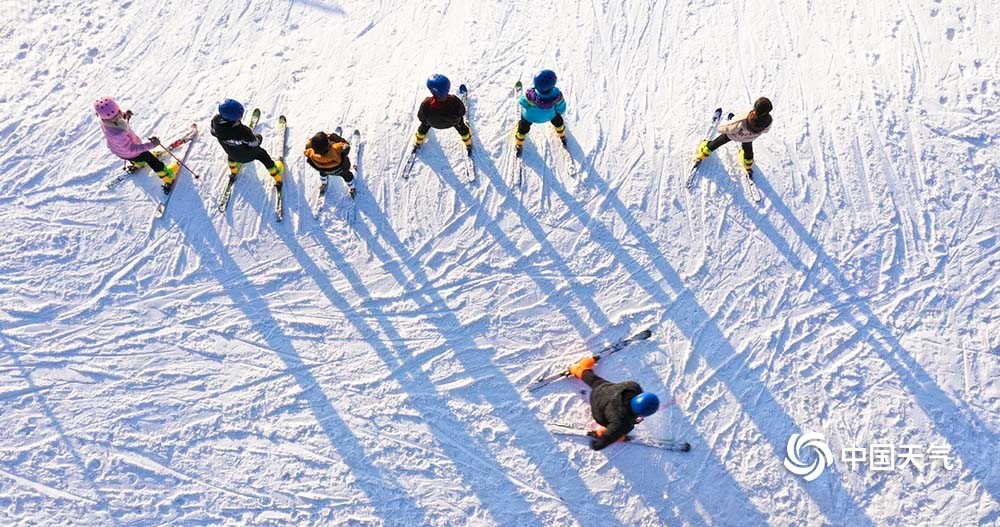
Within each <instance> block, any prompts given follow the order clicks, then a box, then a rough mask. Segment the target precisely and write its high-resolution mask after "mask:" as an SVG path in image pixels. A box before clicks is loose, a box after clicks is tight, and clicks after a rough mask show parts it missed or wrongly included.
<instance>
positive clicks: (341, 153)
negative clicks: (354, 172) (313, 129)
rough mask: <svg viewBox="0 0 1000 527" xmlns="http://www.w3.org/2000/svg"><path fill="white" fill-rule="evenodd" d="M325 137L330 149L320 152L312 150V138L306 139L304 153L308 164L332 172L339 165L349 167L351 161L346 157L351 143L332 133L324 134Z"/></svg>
mask: <svg viewBox="0 0 1000 527" xmlns="http://www.w3.org/2000/svg"><path fill="white" fill-rule="evenodd" d="M326 137H327V138H328V139H329V140H330V149H329V150H327V151H326V152H325V153H322V154H320V153H318V152H316V151H315V150H313V147H312V139H310V140H309V141H306V150H305V155H306V162H307V163H309V166H311V167H313V168H315V169H316V170H319V171H320V172H333V171H335V170H337V169H338V168H341V167H342V168H344V169H348V168H350V166H351V163H350V161H349V160H348V159H347V154H348V153H349V152H350V151H351V144H350V143H348V142H347V140H346V139H344V138H343V137H341V136H339V135H337V134H334V133H329V134H326Z"/></svg>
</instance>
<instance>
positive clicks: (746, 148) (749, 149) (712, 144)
mask: <svg viewBox="0 0 1000 527" xmlns="http://www.w3.org/2000/svg"><path fill="white" fill-rule="evenodd" d="M729 141H731V139H729V136H728V135H726V134H722V135H720V136H719V137H716V138H715V139H712V140H711V141H709V142H708V149H709V150H711V151H713V152H715V149H716V148H719V147H720V146H722V145H724V144H726V143H728V142H729ZM743 159H746V160H747V161H750V160H752V159H753V143H743Z"/></svg>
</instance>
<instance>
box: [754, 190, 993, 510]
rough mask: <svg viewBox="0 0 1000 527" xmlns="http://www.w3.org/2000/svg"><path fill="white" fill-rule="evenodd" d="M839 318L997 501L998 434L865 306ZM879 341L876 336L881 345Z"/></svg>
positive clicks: (809, 241)
mask: <svg viewBox="0 0 1000 527" xmlns="http://www.w3.org/2000/svg"><path fill="white" fill-rule="evenodd" d="M755 181H757V186H758V187H760V190H761V192H762V193H763V194H764V195H765V196H766V198H765V199H768V200H770V202H771V204H772V206H773V207H774V210H775V211H776V212H777V213H778V214H779V215H780V216H781V217H782V218H783V219H784V220H785V223H787V224H788V226H789V227H791V229H792V231H793V232H794V233H795V235H796V236H798V237H799V239H800V240H801V241H802V243H804V244H805V245H806V246H807V247H808V248H809V250H810V251H812V252H813V254H815V255H816V262H815V264H814V265H819V266H820V267H821V268H822V269H824V270H825V271H826V272H827V273H828V274H829V275H830V276H831V277H832V278H833V279H834V280H836V281H837V282H838V283H839V284H840V285H841V287H842V288H844V289H847V288H849V287H850V286H852V285H854V284H851V282H850V281H849V280H848V279H847V278H846V277H845V276H844V275H843V273H841V272H840V270H839V269H838V268H837V265H836V263H835V262H834V260H833V258H831V257H830V255H829V254H828V253H827V252H826V251H825V250H824V249H823V246H822V245H821V244H820V242H819V241H818V240H817V239H816V238H815V237H813V236H812V234H810V233H809V230H808V229H806V228H805V226H804V225H802V223H801V222H800V221H799V220H798V218H796V217H795V215H794V214H792V211H791V210H789V209H788V207H787V206H786V205H785V204H784V202H782V201H781V199H780V198H779V197H778V195H777V194H776V193H775V191H774V188H773V187H771V185H770V184H769V183H768V182H767V180H766V179H765V178H764V177H763V176H761V177H759V178H756V179H755ZM734 195H735V196H736V200H737V201H739V202H740V203H741V204H742V205H743V207H744V209H745V210H747V211H748V212H747V216H748V217H750V219H751V220H752V221H753V222H754V225H756V226H757V228H758V229H760V231H761V232H762V233H763V234H764V235H765V236H767V238H768V239H769V240H770V241H771V243H773V244H774V246H775V247H776V248H777V249H778V250H779V251H781V253H782V254H783V255H784V256H785V258H786V259H788V262H789V263H790V264H792V266H793V267H794V268H795V269H796V270H798V271H800V272H802V273H803V274H805V275H806V276H807V277H808V279H807V280H806V281H805V283H804V284H803V287H804V286H805V284H806V283H809V282H810V281H812V282H817V281H818V280H819V277H818V276H817V275H818V273H810V271H811V270H810V266H809V265H807V264H806V263H805V262H803V261H802V259H801V258H799V257H798V255H796V254H795V251H794V250H793V249H792V247H791V245H790V244H789V243H788V241H787V240H785V239H784V238H782V236H781V234H780V233H779V232H778V230H777V228H776V227H775V226H774V225H773V224H772V223H771V221H770V220H769V219H768V217H767V216H766V215H764V214H763V213H762V212H760V211H759V210H758V209H757V208H756V207H755V206H753V205H751V204H750V203H749V202H748V201H747V200H746V196H745V195H744V194H743V193H742V192H735V193H734ZM815 288H816V290H817V292H819V293H820V294H821V295H823V296H824V297H826V300H827V302H828V303H829V304H830V305H831V306H838V305H840V304H842V303H843V300H842V299H838V298H837V297H836V294H835V293H834V292H833V291H832V290H831V288H830V287H821V286H820V285H816V286H815ZM851 306H853V307H856V308H857V309H858V310H859V311H860V312H861V314H862V315H863V317H864V319H865V320H860V319H859V318H857V317H855V316H854V314H853V313H851V312H850V309H851ZM841 315H842V316H843V317H844V318H846V319H847V320H849V321H850V323H851V325H852V326H854V328H855V329H856V330H857V332H858V334H860V335H861V336H867V337H868V338H866V340H867V341H868V342H870V343H871V345H872V349H874V350H875V352H876V353H877V354H878V355H879V357H881V358H882V360H883V361H885V363H886V364H887V365H888V366H889V367H890V368H891V369H892V371H893V373H895V374H896V375H898V376H899V378H900V380H902V381H903V382H904V383H905V384H906V386H908V387H909V388H910V390H911V391H912V393H913V395H914V396H915V397H916V400H917V404H919V405H920V407H921V408H922V409H923V410H924V413H926V414H927V416H928V417H930V418H931V420H933V422H934V425H935V427H934V428H935V430H937V431H938V432H939V433H940V434H941V435H943V436H945V437H946V438H947V439H948V442H949V443H950V445H951V446H952V448H954V449H955V451H956V453H957V454H958V456H959V457H960V458H961V459H962V461H963V465H964V468H965V469H967V470H969V471H970V475H971V476H972V477H977V478H978V479H979V480H980V481H981V482H982V484H983V487H985V488H986V491H987V492H989V493H990V495H991V496H993V499H995V500H1000V474H997V472H1000V468H997V464H995V463H988V462H986V460H988V459H993V458H994V457H995V456H996V445H997V443H1000V436H998V435H997V434H995V433H993V432H992V431H991V430H990V428H989V426H987V425H986V424H985V423H984V422H983V421H982V420H981V419H980V418H979V416H977V415H976V414H975V412H974V411H973V410H972V409H970V408H969V407H968V405H965V404H962V403H961V402H959V401H955V400H953V399H952V398H951V397H949V396H948V394H946V393H945V392H944V390H942V389H941V387H940V386H938V385H937V383H935V382H934V379H932V378H931V376H930V374H928V373H927V371H926V370H925V369H924V368H923V367H921V366H920V363H918V362H917V361H916V360H914V358H913V355H912V354H910V352H909V351H907V350H906V349H905V348H904V347H903V346H902V344H900V342H899V339H898V338H897V337H896V336H895V335H893V333H892V332H891V331H890V330H889V328H888V327H887V326H886V325H885V324H884V323H883V322H882V321H881V320H879V318H878V317H877V316H876V315H875V312H874V311H873V310H872V308H871V306H870V305H869V304H868V303H867V302H864V301H861V300H858V301H857V302H852V303H849V304H848V305H847V306H846V307H845V308H844V309H843V310H842V311H841ZM879 337H881V341H880V340H879Z"/></svg>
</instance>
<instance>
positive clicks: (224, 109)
mask: <svg viewBox="0 0 1000 527" xmlns="http://www.w3.org/2000/svg"><path fill="white" fill-rule="evenodd" d="M243 111H244V110H243V105H242V104H240V103H239V101H234V100H232V99H226V100H224V101H222V104H220V105H219V115H220V116H222V118H223V119H225V120H227V121H239V120H240V119H242V118H243Z"/></svg>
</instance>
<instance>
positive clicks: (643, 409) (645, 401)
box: [629, 392, 660, 417]
mask: <svg viewBox="0 0 1000 527" xmlns="http://www.w3.org/2000/svg"><path fill="white" fill-rule="evenodd" d="M629 406H630V407H632V413H634V414H635V415H639V416H642V417H647V416H650V415H653V414H655V413H656V411H657V410H659V409H660V398H659V397H657V396H656V394H655V393H649V392H642V393H640V394H639V395H636V396H635V397H633V398H632V400H631V401H629Z"/></svg>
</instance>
